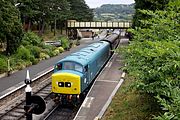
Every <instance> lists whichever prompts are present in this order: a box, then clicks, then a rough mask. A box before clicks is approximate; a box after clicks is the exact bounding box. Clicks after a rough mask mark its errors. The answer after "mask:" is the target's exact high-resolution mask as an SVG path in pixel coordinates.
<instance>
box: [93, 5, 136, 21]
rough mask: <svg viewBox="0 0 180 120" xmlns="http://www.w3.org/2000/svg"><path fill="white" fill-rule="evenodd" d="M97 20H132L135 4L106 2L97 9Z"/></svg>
mask: <svg viewBox="0 0 180 120" xmlns="http://www.w3.org/2000/svg"><path fill="white" fill-rule="evenodd" d="M94 11H95V17H94V18H95V20H98V21H118V20H120V21H122V20H132V17H133V15H134V12H135V9H134V4H130V5H123V4H117V5H115V4H114V5H113V4H105V5H102V6H101V7H98V8H96V9H95V10H94Z"/></svg>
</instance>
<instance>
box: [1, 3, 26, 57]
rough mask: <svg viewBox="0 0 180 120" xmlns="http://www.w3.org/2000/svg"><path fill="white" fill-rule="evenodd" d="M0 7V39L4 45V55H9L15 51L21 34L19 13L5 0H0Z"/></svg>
mask: <svg viewBox="0 0 180 120" xmlns="http://www.w3.org/2000/svg"><path fill="white" fill-rule="evenodd" d="M0 6H1V7H0V23H1V24H0V39H1V41H2V42H4V43H6V53H7V54H11V53H13V52H15V51H16V49H17V47H18V46H19V44H20V41H21V38H22V34H23V31H22V25H21V22H20V19H19V11H18V10H17V8H16V7H15V5H14V4H12V2H10V1H7V0H1V2H0Z"/></svg>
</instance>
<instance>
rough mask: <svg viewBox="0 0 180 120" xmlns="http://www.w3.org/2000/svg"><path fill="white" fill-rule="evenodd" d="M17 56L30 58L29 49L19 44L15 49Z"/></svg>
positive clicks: (25, 58)
mask: <svg viewBox="0 0 180 120" xmlns="http://www.w3.org/2000/svg"><path fill="white" fill-rule="evenodd" d="M17 57H18V58H19V59H22V60H30V58H31V53H30V51H29V50H28V49H27V48H25V47H24V46H20V47H19V48H18V50H17Z"/></svg>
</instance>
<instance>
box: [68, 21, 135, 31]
mask: <svg viewBox="0 0 180 120" xmlns="http://www.w3.org/2000/svg"><path fill="white" fill-rule="evenodd" d="M131 25H132V23H131V22H129V21H122V22H77V21H75V20H68V21H67V28H68V29H128V28H130V27H131Z"/></svg>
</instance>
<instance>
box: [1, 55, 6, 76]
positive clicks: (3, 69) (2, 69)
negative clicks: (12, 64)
mask: <svg viewBox="0 0 180 120" xmlns="http://www.w3.org/2000/svg"><path fill="white" fill-rule="evenodd" d="M5 71H7V62H6V60H5V59H4V58H0V73H3V72H5Z"/></svg>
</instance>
